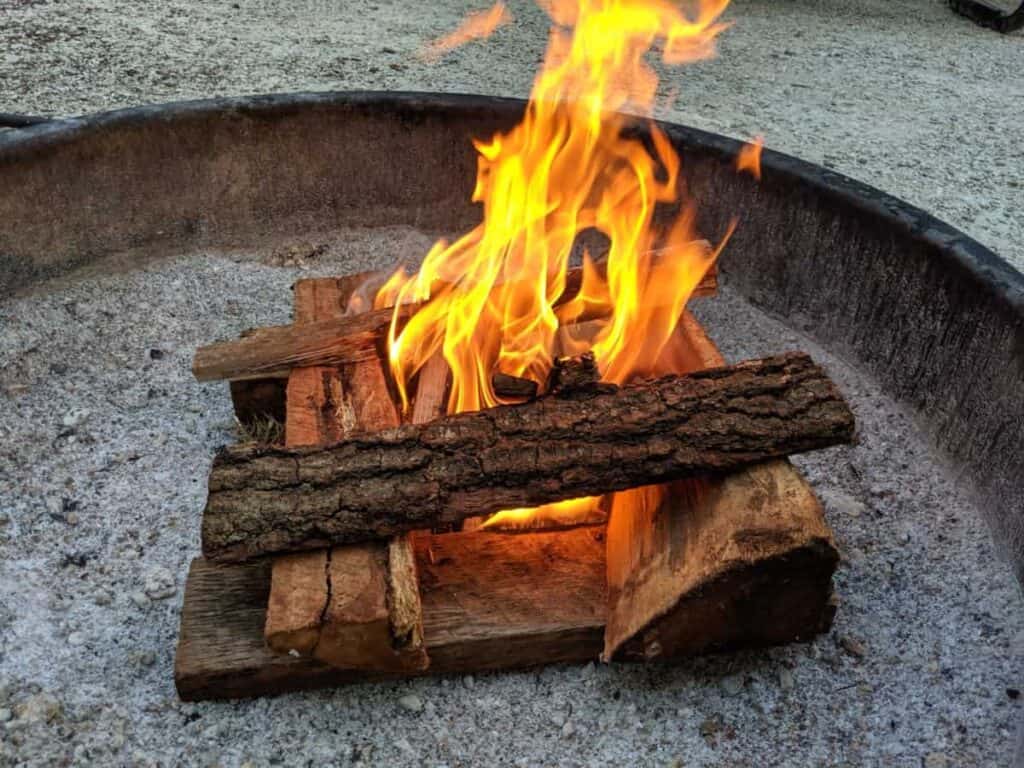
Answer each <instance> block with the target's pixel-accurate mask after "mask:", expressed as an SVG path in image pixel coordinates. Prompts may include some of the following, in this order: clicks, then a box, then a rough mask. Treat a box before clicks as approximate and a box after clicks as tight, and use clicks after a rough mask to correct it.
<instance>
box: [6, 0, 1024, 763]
mask: <svg viewBox="0 0 1024 768" xmlns="http://www.w3.org/2000/svg"><path fill="white" fill-rule="evenodd" d="M482 4H484V3H470V2H452V1H451V0H448V1H446V2H435V3H432V4H430V6H429V9H430V10H429V12H428V13H425V14H423V13H421V14H414V13H411V12H410V10H409V9H410V4H407V3H398V2H385V1H384V0H377V1H376V2H373V1H371V0H348V1H346V2H340V0H338V2H329V1H328V0H295V1H294V2H283V1H282V0H239V1H238V2H235V3H232V2H222V1H218V2H210V3H196V2H186V1H185V0H165V1H164V2H160V3H156V2H137V3H133V4H132V5H131V6H130V8H126V4H124V3H118V2H116V1H115V0H92V1H91V2H86V1H85V0H60V2H46V1H45V0H38V1H33V0H0V111H22V112H37V113H47V114H54V115H69V114H79V113H83V112H89V111H95V110H101V109H110V108H116V107H121V106H131V105H135V104H139V103H147V102H159V101H168V100H175V99H182V98H198V97H205V96H213V95H226V94H241V93H254V92H271V91H290V90H303V89H314V90H324V89H357V88H379V89H417V90H444V91H471V92H483V93H495V94H502V95H526V93H527V91H528V88H529V84H530V79H531V76H532V72H533V69H534V67H535V64H536V62H537V61H538V59H539V57H540V54H541V52H542V48H543V42H544V31H545V22H544V19H543V18H542V17H541V15H540V14H539V13H538V12H537V11H536V10H535V9H533V7H532V6H531V5H530V4H528V3H523V2H518V3H517V2H512V3H511V6H512V9H513V12H514V13H515V15H516V18H517V24H516V25H515V26H514V27H511V28H506V29H503V30H501V31H499V32H498V33H497V35H496V36H495V38H494V39H493V40H492V41H491V42H490V43H488V44H486V45H473V46H470V47H468V48H466V49H464V50H462V51H458V52H454V53H452V54H450V55H449V56H447V57H446V58H445V59H444V60H443V61H442V62H441V63H439V64H437V65H434V66H428V65H426V64H424V63H422V62H421V61H420V60H419V59H417V58H415V56H414V55H413V53H414V52H415V51H416V50H417V48H418V47H419V46H420V45H421V44H422V43H423V41H424V40H426V39H429V38H432V37H434V36H436V35H439V34H442V33H443V32H445V31H448V30H449V29H451V28H452V26H453V25H454V23H455V21H456V19H457V18H459V17H460V16H461V15H462V14H463V13H464V12H465V11H467V10H469V9H471V8H474V7H479V5H482ZM730 15H731V16H732V18H733V19H734V20H735V22H736V24H735V26H734V27H733V28H732V29H731V30H730V31H729V32H728V33H727V34H726V36H725V37H724V38H723V40H722V44H721V51H722V56H721V57H720V58H719V59H718V60H716V61H714V62H708V63H705V64H701V65H698V66H694V67H691V68H689V69H687V70H686V71H685V73H683V74H678V73H673V74H671V75H670V76H668V77H667V78H666V80H665V82H664V84H663V89H662V90H663V100H662V107H661V109H660V115H661V116H664V117H667V118H670V119H674V120H680V121H682V122H687V123H690V124H693V125H697V126H699V127H702V128H707V129H710V130H715V131H719V132H722V133H726V134H730V135H734V136H739V137H742V138H746V137H750V136H753V135H755V134H758V133H760V134H763V135H765V137H766V138H767V142H768V145H769V146H771V147H773V148H776V149H780V150H782V151H786V152H790V153H792V154H795V155H798V156H800V157H803V158H806V159H808V160H811V161H814V162H819V163H824V164H826V165H829V166H831V167H833V168H836V169H837V170H840V171H842V172H845V173H848V174H850V175H852V176H855V177H857V178H859V179H862V180H864V181H867V182H869V183H872V184H874V185H876V186H878V187H880V188H882V189H884V190H886V191H888V192H891V193H894V194H896V195H899V196H901V197H903V198H905V199H907V200H910V201H911V202H914V203H916V204H918V205H920V206H922V207H923V208H925V209H927V210H929V211H931V212H933V213H935V214H937V215H939V216H940V217H942V218H945V219H947V220H948V221H950V222H951V223H953V224H955V225H957V226H959V227H961V228H963V229H964V230H966V231H967V232H969V233H970V234H972V235H973V236H975V237H977V238H978V239H979V240H981V241H982V242H984V243H986V244H987V245H989V246H991V247H993V248H994V249H995V250H996V251H997V252H999V253H1001V254H1002V255H1004V256H1005V257H1007V258H1008V259H1010V260H1011V261H1012V262H1013V263H1015V264H1017V265H1018V267H1021V266H1024V223H1022V221H1024V218H1022V217H1021V216H1020V215H1019V213H1018V212H1017V210H1016V209H1015V204H1017V205H1019V203H1020V200H1021V198H1022V194H1021V188H1020V186H1019V185H1020V184H1022V183H1024V182H1021V181H1020V169H1021V167H1022V163H1024V158H1022V151H1024V150H1022V148H1021V144H1020V141H1019V135H1018V134H1019V127H1018V130H1016V131H1014V130H1013V129H1014V128H1015V127H1017V126H1016V123H1015V121H1017V120H1018V119H1019V114H1020V103H1021V100H1020V97H1021V96H1022V95H1024V85H1022V81H1021V79H1020V78H1019V71H1020V66H1019V65H1020V61H1021V51H1022V46H1024V36H1022V35H1020V34H1017V35H1013V36H1008V37H1000V36H998V35H995V34H993V33H990V32H987V31H984V30H980V29H978V28H976V27H974V26H973V25H971V24H970V23H968V22H965V21H963V20H961V19H958V18H956V17H954V16H952V15H951V14H950V13H949V12H948V11H947V10H946V8H945V6H944V3H943V2H941V0H917V1H915V2H912V1H911V0H858V1H857V2H854V0H828V1H826V2H810V1H809V0H775V1H774V2H754V1H750V2H744V1H743V0H737V1H736V3H735V5H734V7H733V9H732V10H731V11H730ZM339 237H340V239H341V240H342V241H344V242H345V245H344V246H343V247H342V246H339V245H334V246H333V247H332V248H331V250H330V251H329V252H328V254H327V255H325V256H324V257H323V260H322V261H321V262H319V263H316V264H312V265H310V267H311V269H310V270H309V271H308V272H304V273H303V274H313V273H316V272H322V273H324V274H328V273H338V272H348V271H354V270H356V269H358V268H361V267H366V266H370V264H371V260H370V254H371V253H373V252H374V249H375V248H378V247H379V244H380V241H381V238H386V239H388V240H390V241H392V243H394V242H400V243H402V244H403V246H404V249H406V250H411V251H413V252H415V251H417V250H419V251H422V250H423V249H424V248H425V246H426V245H428V244H429V242H430V238H428V237H426V236H425V235H423V234H420V233H417V232H412V231H409V230H400V229H396V230H393V231H388V232H375V233H365V232H362V233H360V232H350V233H341V234H340V235H339ZM386 250H388V249H384V251H386ZM377 252H378V253H379V252H382V251H377ZM392 252H394V251H393V250H392ZM298 274H299V270H297V269H296V268H293V267H281V266H276V265H275V264H274V262H273V261H272V260H269V259H259V258H257V259H256V260H251V259H246V260H243V261H241V262H238V261H237V260H235V259H232V258H230V257H227V256H224V255H215V254H198V255H191V256H183V257H182V258H181V259H179V260H177V261H172V262H164V263H162V264H153V265H149V266H147V267H145V268H143V269H140V270H137V271H134V272H128V273H118V274H112V275H111V274H102V273H101V272H97V273H95V274H92V275H90V276H86V277H84V278H82V279H80V280H78V281H76V282H73V283H66V284H53V285H50V286H47V287H46V288H45V289H44V290H43V291H41V292H40V294H39V295H38V296H36V297H34V298H33V299H32V300H31V301H29V300H26V299H18V300H12V301H8V302H6V303H3V304H0V392H3V394H4V397H5V406H6V407H5V408H4V416H3V417H2V419H0V765H4V764H8V763H12V764H20V763H27V764H37V765H52V764H59V763H61V762H62V761H65V762H66V761H72V762H77V763H79V764H153V763H159V764H162V765H178V764H203V765H214V764H217V765H225V766H234V765H242V764H244V763H245V762H247V761H248V762H250V763H251V764H253V765H264V764H272V763H273V764H285V765H292V764H296V765H304V764H324V765H330V764H339V765H347V764H352V763H365V764H381V765H392V764H410V765H431V766H440V765H450V766H458V765H478V764H504V763H508V764H524V765H600V764H608V763H615V764H628V765H634V764H635V765H661V766H669V765H686V766H692V765H743V766H746V765H750V766H761V765H793V766H804V765H837V764H848V765H858V766H860V765H886V766H889V765H894V766H908V767H910V766H914V767H915V768H917V767H918V766H922V765H924V766H927V768H941V766H949V767H952V766H970V765H986V766H987V765H993V764H1000V763H1003V762H1007V761H1008V760H1009V757H1008V754H1009V749H1010V747H1009V745H1010V742H1011V741H1012V731H1013V730H1014V723H1015V722H1016V721H1017V719H1019V715H1020V713H1019V711H1018V710H1019V709H1020V707H1021V704H1020V699H1019V698H1018V697H1019V695H1020V694H1019V690H1020V689H1021V688H1022V687H1024V686H1022V683H1024V681H1022V680H1021V679H1020V670H1021V668H1022V664H1021V661H1022V659H1021V653H1020V648H1021V644H1020V640H1021V639H1024V636H1022V635H1021V631H1022V629H1024V618H1022V617H1021V611H1020V602H1019V600H1020V598H1019V592H1018V589H1017V587H1016V585H1015V583H1014V582H1013V581H1012V578H1011V576H1010V574H1009V571H1008V569H1006V568H1005V567H1004V566H1002V565H1001V564H999V563H998V562H996V561H995V560H994V555H993V549H992V546H991V543H990V541H989V538H988V534H987V532H986V531H985V529H984V527H983V526H982V524H981V523H980V522H979V519H978V516H977V514H976V511H975V510H974V509H973V508H972V507H971V506H970V505H969V503H968V502H967V500H966V497H965V495H964V494H963V493H961V492H960V491H959V490H958V489H957V488H956V487H955V486H954V485H952V483H951V481H950V479H949V477H950V474H949V473H948V472H946V471H944V470H943V468H942V467H941V466H940V465H939V464H937V463H936V462H935V461H934V460H933V459H932V458H931V457H930V456H929V454H928V452H927V450H926V449H925V448H924V446H923V444H922V442H921V441H920V439H919V437H918V436H917V434H916V433H915V432H914V430H913V428H912V426H911V424H910V422H909V420H908V419H907V418H906V416H905V415H904V414H902V413H901V412H900V411H899V410H898V409H897V408H896V407H894V406H893V405H892V403H890V402H889V401H888V400H886V399H885V398H884V397H883V396H882V395H881V393H880V392H879V390H878V388H877V386H876V385H874V384H873V383H872V382H871V381H869V380H866V379H864V378H863V377H861V376H860V375H859V374H858V373H857V372H856V371H855V370H852V369H850V368H849V367H847V366H846V365H844V364H843V362H842V361H840V360H838V359H836V358H834V357H831V356H829V355H828V354H826V353H825V352H824V351H823V350H820V349H818V348H816V347H815V346H814V345H813V344H811V343H810V342H808V341H806V340H804V339H802V338H800V337H799V336H797V335H796V334H795V333H794V332H793V331H791V330H789V329H787V328H785V327H783V326H781V325H779V324H778V323H777V322H775V321H774V320H772V319H770V318H766V317H764V316H763V315H761V314H759V313H758V312H756V311H755V310H753V309H751V308H750V307H748V306H746V305H745V304H744V303H743V302H742V301H740V300H739V299H737V298H736V297H734V296H732V295H730V294H729V293H728V292H726V293H725V295H724V296H722V297H721V298H719V299H718V300H716V301H714V302H709V303H707V304H706V305H705V306H703V307H702V308H701V310H700V314H701V315H702V316H703V318H704V319H705V320H706V321H708V323H709V325H710V326H711V328H712V330H713V335H714V336H715V337H716V339H717V340H718V341H719V342H720V343H721V344H722V346H723V348H724V349H725V351H726V352H727V354H728V355H730V356H731V357H734V358H738V357H741V356H747V355H753V354H759V353H762V352H771V351H777V350H778V349H779V348H781V347H797V346H799V347H803V348H807V349H810V350H811V351H812V353H813V354H815V356H816V357H818V358H819V359H821V360H823V361H824V362H826V363H827V364H828V365H829V367H830V370H831V372H832V374H833V375H834V376H836V377H837V379H838V380H839V381H840V382H841V384H842V386H843V388H844V391H845V392H846V393H847V395H848V396H849V397H850V398H851V399H852V401H853V403H854V406H855V409H856V411H857V416H858V419H859V421H860V425H861V429H862V434H863V441H862V443H861V445H859V446H858V447H855V448H850V449H837V450H833V451H829V452H825V453H822V454H820V455H817V456H815V457H813V458H811V459H809V460H804V461H801V462H800V463H801V466H802V468H803V469H804V470H805V472H806V473H807V474H808V476H809V477H810V478H811V479H812V481H813V482H814V483H815V485H816V487H817V488H818V490H819V492H820V494H821V496H822V498H823V500H824V501H825V503H826V506H827V508H828V514H829V519H830V521H831V522H832V524H833V525H834V526H835V529H836V533H837V538H838V539H839V543H840V546H841V548H842V550H843V553H844V562H843V565H842V567H841V570H840V573H839V576H838V589H839V592H840V595H841V597H842V598H843V601H844V602H843V605H842V607H841V609H840V612H839V615H838V619H837V624H836V628H835V630H834V631H833V633H832V634H831V635H829V636H827V637H824V638H821V639H819V640H818V641H816V642H815V643H813V644H811V645H810V646H799V647H792V648H785V649H778V650H774V651H771V652H766V653H751V654H743V655H740V656H735V657H731V658H725V659H706V660H700V661H696V662H692V663H688V664H686V665H684V666H681V667H677V668H642V667H604V666H596V667H592V666H587V667H562V668H552V669H546V670H542V671H538V672H531V673H515V674H502V675H488V676H484V677H480V678H476V679H472V678H465V679H451V680H436V679H427V680H420V681H415V682H411V683H395V684H384V685H375V686H361V687H358V688H352V689H347V690H339V691H334V692H328V693H317V694H307V695H295V696H287V697H282V698H278V699H273V700H263V701H255V702H244V703H237V704H217V705H205V704H204V705H185V704H181V703H179V702H178V701H177V699H176V696H175V694H174V690H173V686H172V682H171V677H172V663H173V648H174V643H175V640H176V634H177V618H178V611H179V607H180V602H181V597H182V586H183V579H184V573H185V568H186V566H187V563H188V562H189V560H190V559H191V558H192V557H193V556H195V554H196V553H197V550H198V527H199V520H198V518H199V510H200V509H201V507H202V503H203V496H204V477H205V474H206V471H207V469H208V465H209V461H210V457H211V456H212V453H213V450H214V448H215V447H216V446H217V445H219V444H222V443H224V442H226V441H229V440H232V439H233V434H232V426H231V421H230V406H229V403H228V399H227V396H226V393H225V391H224V389H223V387H219V386H199V385H197V384H195V383H194V382H193V381H192V379H191V376H190V374H189V370H188V365H189V360H190V358H191V354H192V351H193V349H194V348H195V347H196V346H197V345H198V344H200V343H205V342H207V341H209V340H210V339H213V338H220V337H228V336H232V335H234V334H237V332H238V331H240V330H241V329H243V328H245V327H250V326H252V325H259V324H265V323H272V322H284V321H285V320H286V318H287V316H288V310H289V296H290V294H289V292H288V290H287V286H288V285H289V284H290V283H291V282H292V280H294V278H295V277H296V276H297V275H298ZM210 296H215V297H217V298H216V300H215V301H214V302H212V303H211V302H210V301H208V300H207V299H208V297H210ZM197 307H201V308H202V312H201V313H200V314H196V313H195V312H196V308H197Z"/></svg>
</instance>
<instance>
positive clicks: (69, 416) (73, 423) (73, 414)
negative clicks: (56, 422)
mask: <svg viewBox="0 0 1024 768" xmlns="http://www.w3.org/2000/svg"><path fill="white" fill-rule="evenodd" d="M91 415H92V411H90V410H88V409H87V408H73V409H72V410H70V411H68V412H67V413H66V414H64V418H63V419H61V421H60V423H61V424H63V425H64V426H65V427H67V428H68V429H75V428H76V427H80V426H82V425H83V424H85V422H86V421H88V420H89V417H90V416H91Z"/></svg>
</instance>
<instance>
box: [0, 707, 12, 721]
mask: <svg viewBox="0 0 1024 768" xmlns="http://www.w3.org/2000/svg"><path fill="white" fill-rule="evenodd" d="M11 717H12V715H11V710H9V709H8V708H7V707H2V708H0V723H6V722H7V721H8V720H10V719H11Z"/></svg>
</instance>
